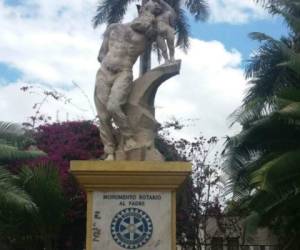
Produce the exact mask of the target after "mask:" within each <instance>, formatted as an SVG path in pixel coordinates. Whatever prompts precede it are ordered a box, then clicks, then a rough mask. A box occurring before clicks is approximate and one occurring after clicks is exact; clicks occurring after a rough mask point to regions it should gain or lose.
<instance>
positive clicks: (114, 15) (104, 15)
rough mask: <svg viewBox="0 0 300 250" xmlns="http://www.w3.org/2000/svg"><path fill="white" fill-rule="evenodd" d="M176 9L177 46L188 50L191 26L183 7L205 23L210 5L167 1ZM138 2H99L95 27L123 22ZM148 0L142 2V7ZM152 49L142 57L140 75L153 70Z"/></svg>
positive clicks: (195, 0) (196, 1)
mask: <svg viewBox="0 0 300 250" xmlns="http://www.w3.org/2000/svg"><path fill="white" fill-rule="evenodd" d="M165 1H166V2H167V3H168V4H169V5H170V6H172V7H173V8H174V10H175V11H176V13H177V20H176V31H177V46H180V47H181V48H182V49H184V50H186V49H187V48H188V47H189V35H190V30H189V28H190V26H189V24H188V16H187V14H186V12H185V10H184V8H183V7H185V8H186V9H187V10H188V12H189V14H190V15H191V16H193V17H194V18H195V20H196V21H199V20H201V21H204V20H206V19H207V17H208V5H207V1H206V0H185V1H180V0H165ZM133 2H139V1H138V0H103V1H100V2H99V5H98V8H97V14H96V15H95V17H94V19H93V24H94V27H97V26H98V25H100V24H103V23H107V24H111V23H118V22H121V21H122V19H123V17H124V15H125V13H126V11H127V8H128V5H129V4H131V3H133ZM145 2H146V0H142V5H143V4H145ZM150 55H151V47H150V49H146V53H144V55H143V56H142V57H141V61H140V62H141V63H140V64H141V65H140V74H143V73H145V72H146V71H148V70H149V69H150V68H151V56H150Z"/></svg>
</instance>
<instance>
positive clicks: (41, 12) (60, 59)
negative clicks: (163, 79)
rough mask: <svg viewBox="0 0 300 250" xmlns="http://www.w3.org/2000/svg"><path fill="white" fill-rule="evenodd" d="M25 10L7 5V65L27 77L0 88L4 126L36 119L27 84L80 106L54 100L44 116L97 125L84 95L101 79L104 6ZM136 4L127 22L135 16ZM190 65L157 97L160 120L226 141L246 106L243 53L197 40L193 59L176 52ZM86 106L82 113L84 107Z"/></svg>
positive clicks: (32, 2) (1, 10)
mask: <svg viewBox="0 0 300 250" xmlns="http://www.w3.org/2000/svg"><path fill="white" fill-rule="evenodd" d="M26 3H27V4H26V5H22V6H17V7H15V6H14V7H9V6H6V5H4V2H3V0H0V30H1V36H0V55H1V56H0V62H4V63H7V64H9V65H11V66H13V67H15V68H17V69H19V70H20V71H22V73H23V75H24V77H23V79H21V80H20V81H19V82H17V83H11V84H10V85H8V86H3V87H1V88H0V114H1V117H0V120H7V121H17V122H24V121H25V120H26V118H27V117H28V116H30V115H32V113H33V111H32V106H33V105H34V103H36V102H39V101H41V98H42V97H41V96H40V95H35V94H32V95H28V94H26V93H23V92H21V91H20V87H22V86H23V85H24V84H26V83H28V82H29V83H32V82H35V83H39V84H38V85H37V86H39V85H41V86H43V87H45V86H47V88H50V89H51V87H55V88H60V91H61V92H63V93H64V94H66V95H67V97H68V98H71V99H72V103H73V104H74V105H75V106H76V107H75V106H72V105H65V104H63V103H57V102H53V101H51V102H49V103H46V104H45V105H43V108H42V110H41V112H42V113H47V114H49V115H51V116H52V117H53V118H54V119H56V117H57V116H58V118H59V119H60V120H65V119H66V118H69V119H92V118H93V112H92V110H91V108H90V106H89V103H88V102H87V100H86V98H85V97H84V95H83V94H82V93H81V91H80V90H79V89H77V88H74V86H73V85H72V81H75V82H76V83H78V84H79V85H80V88H81V89H82V90H83V91H84V92H85V93H87V94H88V96H89V99H90V100H92V94H93V88H94V78H95V74H96V70H97V68H98V67H99V65H98V63H97V61H96V57H97V53H98V49H99V47H100V43H101V34H102V32H103V30H104V27H103V26H102V27H100V28H99V29H97V30H93V28H92V27H91V19H92V17H93V14H94V11H95V8H96V3H97V0H76V1H75V0H72V1H71V0H65V1H52V0H27V1H26ZM135 13H136V10H135V7H134V6H132V7H131V9H130V11H129V14H128V16H127V18H126V19H127V20H129V19H132V17H133V16H135V15H136V14H135ZM177 58H181V59H182V60H183V65H182V72H181V75H180V76H177V77H176V78H174V79H171V80H169V81H168V82H167V83H165V84H164V85H163V86H162V87H161V88H160V90H159V91H158V96H157V100H156V106H157V117H158V119H159V121H163V120H167V119H169V118H170V117H172V116H175V117H178V118H183V119H198V120H197V122H196V123H195V126H194V127H188V128H187V129H185V130H183V131H182V132H181V135H182V136H186V137H192V136H197V135H199V134H200V133H201V132H202V133H203V134H204V135H207V136H211V135H218V136H223V135H225V134H227V133H228V124H227V122H226V117H227V116H228V114H230V113H231V112H232V111H233V110H234V109H235V108H236V107H237V106H239V104H240V102H241V96H242V93H243V90H244V88H245V79H244V77H243V71H242V69H241V68H240V63H241V55H240V54H239V53H238V52H237V51H228V50H226V48H224V46H223V45H222V43H220V42H218V41H211V42H204V41H200V40H197V39H192V40H191V49H190V51H189V53H188V55H186V54H184V53H182V52H177ZM78 107H79V108H78Z"/></svg>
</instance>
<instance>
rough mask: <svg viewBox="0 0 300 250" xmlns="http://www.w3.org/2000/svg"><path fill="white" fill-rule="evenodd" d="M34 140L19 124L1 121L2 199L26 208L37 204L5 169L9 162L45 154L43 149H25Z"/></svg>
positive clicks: (0, 196) (0, 192)
mask: <svg viewBox="0 0 300 250" xmlns="http://www.w3.org/2000/svg"><path fill="white" fill-rule="evenodd" d="M32 143H33V141H32V140H31V139H30V137H29V136H27V135H26V133H25V131H24V130H23V129H22V128H21V126H19V125H17V124H12V123H7V122H0V200H1V203H7V204H11V205H15V206H19V207H20V208H24V209H31V208H33V209H34V208H35V204H34V203H33V202H32V200H31V199H30V196H28V194H27V193H26V192H24V190H22V189H21V188H19V187H16V186H15V185H14V182H15V179H14V178H13V176H12V175H11V174H10V173H9V172H8V171H7V170H6V169H5V167H6V166H7V165H8V164H11V163H13V162H15V161H20V160H30V159H34V158H37V157H40V156H42V155H44V153H42V152H41V151H36V150H25V149H26V148H27V147H29V146H30V145H32Z"/></svg>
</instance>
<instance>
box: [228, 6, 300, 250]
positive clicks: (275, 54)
mask: <svg viewBox="0 0 300 250" xmlns="http://www.w3.org/2000/svg"><path fill="white" fill-rule="evenodd" d="M267 4H268V8H269V9H270V10H271V12H272V13H274V14H281V15H282V16H283V17H284V18H285V20H286V21H287V23H288V24H289V26H290V27H291V31H292V34H291V36H290V37H288V38H282V39H281V40H275V39H273V38H271V37H269V36H267V35H265V34H261V33H252V34H251V37H252V38H254V39H256V40H259V41H262V42H263V45H262V46H261V47H260V49H259V50H258V52H257V53H256V54H255V55H254V56H253V57H252V58H251V60H250V62H249V64H248V67H247V70H246V76H247V77H248V78H250V81H249V83H250V84H251V87H250V89H249V91H248V93H247V95H246V97H245V99H244V101H243V105H242V107H241V108H240V109H238V110H237V111H236V112H234V114H233V115H232V118H233V119H234V122H239V123H240V124H241V125H242V126H243V130H242V132H241V133H239V134H238V135H236V136H233V137H231V138H228V139H227V142H226V146H225V151H224V155H225V156H226V161H225V163H224V168H225V170H226V172H227V173H228V175H229V177H230V179H229V183H228V189H229V191H230V192H233V193H234V197H235V199H237V200H240V201H242V205H243V206H244V207H247V208H248V209H250V211H252V212H251V214H250V216H249V217H248V219H247V222H248V224H247V225H248V229H254V228H256V226H257V225H268V226H272V227H273V229H275V231H276V232H277V233H278V234H279V235H281V236H284V237H285V240H287V242H286V249H298V248H299V240H298V238H299V236H300V235H299V233H298V232H299V229H300V228H299V226H298V225H299V222H300V213H299V211H298V210H299V205H300V196H299V190H300V167H299V165H300V53H299V52H300V50H299V48H300V46H299V45H300V43H299V42H300V41H299V33H300V25H299V24H300V5H299V3H298V2H297V1H295V0H290V1H287V0H286V1H284V0H278V1H275V0H274V1H267ZM279 229H280V230H279ZM250 231H251V230H250Z"/></svg>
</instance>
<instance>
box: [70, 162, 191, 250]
mask: <svg viewBox="0 0 300 250" xmlns="http://www.w3.org/2000/svg"><path fill="white" fill-rule="evenodd" d="M71 172H72V173H73V174H74V175H75V176H76V178H77V179H78V181H79V183H80V184H81V185H82V186H83V187H84V188H85V190H86V192H87V203H88V204H87V240H86V241H87V243H86V250H124V249H140V250H154V249H156V250H175V249H176V189H177V188H178V187H179V186H180V185H181V184H182V183H183V181H184V180H185V179H186V177H187V176H188V175H189V174H190V172H191V164H189V163H181V162H149V161H147V162H146V161H138V162H134V161H111V162H106V161H73V162H71Z"/></svg>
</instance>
